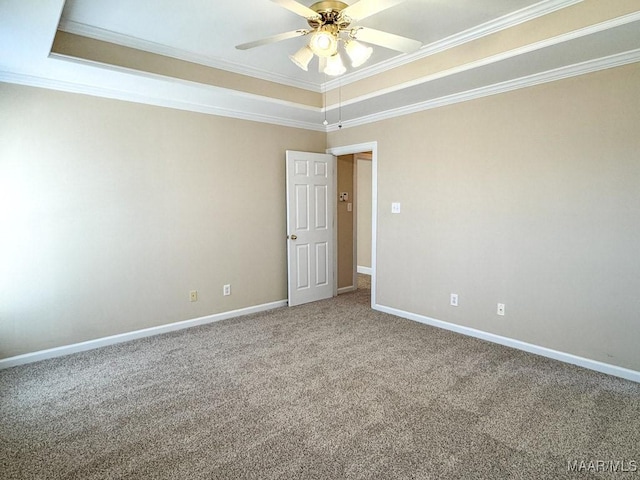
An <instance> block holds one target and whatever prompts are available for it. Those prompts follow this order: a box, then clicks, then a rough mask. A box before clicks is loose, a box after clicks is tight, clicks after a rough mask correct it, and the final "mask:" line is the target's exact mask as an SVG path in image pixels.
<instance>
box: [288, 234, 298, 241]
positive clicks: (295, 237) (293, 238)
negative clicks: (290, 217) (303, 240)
mask: <svg viewBox="0 0 640 480" xmlns="http://www.w3.org/2000/svg"><path fill="white" fill-rule="evenodd" d="M289 238H291V240H297V239H298V236H297V235H291V236H290V237H289Z"/></svg>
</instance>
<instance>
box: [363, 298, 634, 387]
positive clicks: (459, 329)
mask: <svg viewBox="0 0 640 480" xmlns="http://www.w3.org/2000/svg"><path fill="white" fill-rule="evenodd" d="M373 309H374V310H378V311H379V312H384V313H389V314H391V315H395V316H397V317H402V318H406V319H407V320H413V321H415V322H419V323H424V324H426V325H431V326H433V327H437V328H442V329H444V330H450V331H452V332H456V333H461V334H463V335H468V336H470V337H475V338H480V339H482V340H486V341H488V342H492V343H498V344H500V345H504V346H506V347H511V348H515V349H517V350H523V351H525V352H529V353H535V354H536V355H541V356H543V357H547V358H552V359H554V360H559V361H561V362H565V363H570V364H572V365H577V366H579V367H584V368H588V369H589V370H595V371H596V372H600V373H606V374H608V375H613V376H615V377H621V378H625V379H627V380H631V381H633V382H638V383H640V372H638V371H635V370H630V369H628V368H624V367H618V366H616V365H610V364H608V363H603V362H599V361H597V360H591V359H588V358H584V357H578V356H576V355H573V354H571V353H565V352H560V351H558V350H552V349H550V348H546V347H541V346H539V345H534V344H532V343H526V342H522V341H520V340H515V339H513V338H509V337H503V336H501V335H496V334H493V333H489V332H484V331H482V330H476V329H475V328H470V327H464V326H462V325H456V324H454V323H449V322H444V321H442V320H437V319H435V318H430V317H426V316H424V315H419V314H417V313H411V312H405V311H404V310H398V309H396V308H392V307H387V306H384V305H378V304H376V305H373Z"/></svg>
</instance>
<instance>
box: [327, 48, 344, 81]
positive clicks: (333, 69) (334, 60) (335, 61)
mask: <svg viewBox="0 0 640 480" xmlns="http://www.w3.org/2000/svg"><path fill="white" fill-rule="evenodd" d="M346 71H347V68H346V67H345V66H344V63H342V57H340V54H339V53H337V52H336V54H335V55H333V56H331V57H329V58H327V66H326V67H324V73H326V74H327V75H331V76H332V77H335V76H337V75H342V74H343V73H344V72H346Z"/></svg>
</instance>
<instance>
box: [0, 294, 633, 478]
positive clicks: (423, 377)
mask: <svg viewBox="0 0 640 480" xmlns="http://www.w3.org/2000/svg"><path fill="white" fill-rule="evenodd" d="M365 286H366V285H365ZM574 462H576V463H574ZM589 462H594V463H589ZM595 462H602V463H595ZM615 462H619V463H615ZM620 462H624V463H620ZM568 465H571V466H572V467H575V468H576V469H577V470H580V471H575V472H574V471H569V468H568ZM634 465H635V466H637V467H636V468H637V469H638V471H635V472H626V473H625V472H622V471H621V470H634ZM596 470H597V471H596ZM603 470H604V471H603ZM612 470H618V472H616V473H613V472H612ZM0 478H2V479H36V478H37V479H83V480H88V479H98V478H100V479H103V478H151V479H244V478H255V479H275V478H278V479H290V478H309V479H341V478H349V479H369V478H379V479H454V478H455V479H458V478H460V479H498V478H527V479H558V478H598V479H601V478H636V479H640V385H638V384H635V383H632V382H629V381H625V380H621V379H618V378H614V377H608V376H606V375H602V374H598V373H594V372H591V371H587V370H584V369H581V368H578V367H573V366H570V365H565V364H562V363H559V362H556V361H552V360H548V359H545V358H541V357H537V356H535V355H531V354H527V353H524V352H520V351H517V350H512V349H509V348H506V347H501V346H498V345H494V344H490V343H487V342H484V341H481V340H477V339H473V338H468V337H464V336H461V335H457V334H454V333H451V332H448V331H444V330H438V329H435V328H432V327H428V326H425V325H421V324H418V323H413V322H411V321H408V320H403V319H400V318H396V317H393V316H390V315H386V314H382V313H378V312H374V311H372V310H371V309H370V308H369V291H368V290H367V289H366V288H362V289H360V290H359V291H358V292H355V293H350V294H345V295H341V296H340V297H338V298H337V299H331V300H327V301H322V302H317V303H314V304H311V305H305V306H300V307H294V308H286V307H285V308H280V309H277V310H273V311H270V312H267V313H263V314H256V315H252V316H248V317H244V318H238V319H233V320H228V321H224V322H219V323H216V324H211V325H207V326H202V327H197V328H193V329H189V330H183V331H179V332H174V333H171V334H166V335H162V336H158V337H153V338H148V339H143V340H137V341H133V342H129V343H126V344H120V345H116V346H111V347H106V348H102V349H99V350H93V351H90V352H84V353H80V354H74V355H70V356H67V357H63V358H58V359H52V360H47V361H43V362H40V363H35V364H31V365H26V366H22V367H16V368H13V369H9V370H5V371H2V372H0Z"/></svg>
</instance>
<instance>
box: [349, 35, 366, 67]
mask: <svg viewBox="0 0 640 480" xmlns="http://www.w3.org/2000/svg"><path fill="white" fill-rule="evenodd" d="M344 49H345V50H346V52H347V55H349V58H350V59H351V65H352V66H353V67H359V66H360V65H362V64H363V63H364V62H366V61H367V60H369V58H370V57H371V54H372V53H373V48H371V47H366V46H364V45H363V44H361V43H360V42H358V41H356V40H349V41H348V42H347V44H346V45H345V47H344Z"/></svg>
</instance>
